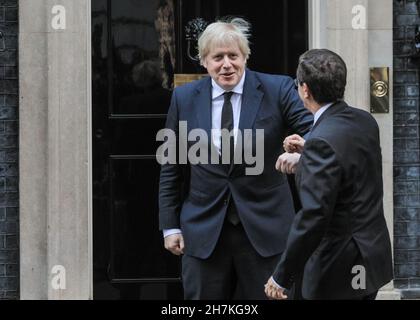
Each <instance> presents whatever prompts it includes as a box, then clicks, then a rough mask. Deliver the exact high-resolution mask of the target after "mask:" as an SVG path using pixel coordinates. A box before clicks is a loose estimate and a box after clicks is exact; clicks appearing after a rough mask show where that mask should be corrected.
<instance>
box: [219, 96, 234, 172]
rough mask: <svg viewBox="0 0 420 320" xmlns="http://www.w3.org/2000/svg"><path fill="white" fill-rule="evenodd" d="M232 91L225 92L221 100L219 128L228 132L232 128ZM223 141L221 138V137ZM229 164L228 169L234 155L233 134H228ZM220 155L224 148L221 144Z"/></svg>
mask: <svg viewBox="0 0 420 320" xmlns="http://www.w3.org/2000/svg"><path fill="white" fill-rule="evenodd" d="M232 94H233V92H225V93H224V94H223V95H224V98H225V100H224V102H223V109H222V123H221V129H227V130H228V131H229V132H231V131H232V130H233V109H232V103H231V102H230V98H231V97H232ZM222 141H223V139H222ZM229 147H230V148H229V155H230V157H229V165H228V169H230V166H231V165H232V164H233V157H234V147H235V142H234V139H233V136H230V138H229ZM221 151H222V155H223V154H224V152H225V150H223V144H222V147H221Z"/></svg>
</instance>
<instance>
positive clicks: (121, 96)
mask: <svg viewBox="0 0 420 320" xmlns="http://www.w3.org/2000/svg"><path fill="white" fill-rule="evenodd" d="M306 2H307V0H295V1H293V2H292V1H287V0H282V1H278V0H277V1H276V0H259V1H252V2H246V1H240V0H227V1H220V0H215V1H209V0H92V66H93V70H92V82H93V181H94V185H93V268H94V270H93V277H94V284H93V285H94V298H95V299H181V298H182V285H181V278H180V274H181V269H180V259H179V258H177V257H174V256H172V255H171V254H170V253H169V252H167V251H166V250H165V249H164V248H163V239H162V233H161V232H160V231H159V230H158V202H157V194H158V183H159V165H158V163H157V162H156V158H155V152H156V149H157V147H158V143H157V142H156V138H155V137H156V133H157V132H158V131H159V130H160V129H161V128H162V127H163V126H164V123H165V119H166V112H167V109H168V106H169V103H170V97H171V92H172V89H173V85H174V75H175V74H177V73H204V72H205V70H203V69H201V68H200V67H199V66H198V65H197V63H196V62H195V61H192V60H191V59H190V58H188V53H189V54H190V55H192V56H194V55H195V52H194V45H195V44H193V45H191V46H190V49H189V50H188V43H187V41H186V33H185V26H186V25H187V24H188V22H190V21H191V20H193V19H195V18H197V17H201V18H203V19H204V20H205V21H207V22H212V21H214V20H215V18H216V17H222V16H226V15H235V16H238V15H239V16H242V17H244V18H246V19H248V20H249V21H250V22H251V23H252V26H253V29H252V34H253V36H252V38H251V50H252V54H251V58H250V60H249V62H248V66H249V67H250V68H251V69H253V70H256V71H262V72H269V73H282V74H289V75H291V76H293V73H294V70H295V68H296V64H297V58H298V56H299V54H301V53H303V52H304V51H305V50H306V49H307V31H306V30H307V17H306V16H307V9H306V7H307V6H306Z"/></svg>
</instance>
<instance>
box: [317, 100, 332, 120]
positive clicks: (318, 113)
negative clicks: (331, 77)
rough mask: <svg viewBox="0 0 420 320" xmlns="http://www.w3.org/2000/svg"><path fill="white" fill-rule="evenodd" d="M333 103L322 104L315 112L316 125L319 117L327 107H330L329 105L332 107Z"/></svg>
mask: <svg viewBox="0 0 420 320" xmlns="http://www.w3.org/2000/svg"><path fill="white" fill-rule="evenodd" d="M332 105H333V103H332V102H331V103H327V104H326V105H325V106H322V107H321V108H319V109H318V111H317V112H315V114H314V125H315V123H316V122H317V121H318V119H319V118H320V117H321V115H322V114H323V113H324V112H325V111H327V109H328V108H329V107H331V106H332Z"/></svg>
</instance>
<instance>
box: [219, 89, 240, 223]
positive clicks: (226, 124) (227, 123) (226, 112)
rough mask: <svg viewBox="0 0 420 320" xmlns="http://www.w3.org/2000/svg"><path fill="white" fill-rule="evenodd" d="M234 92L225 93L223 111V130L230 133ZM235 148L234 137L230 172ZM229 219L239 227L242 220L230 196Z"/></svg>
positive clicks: (230, 149)
mask: <svg viewBox="0 0 420 320" xmlns="http://www.w3.org/2000/svg"><path fill="white" fill-rule="evenodd" d="M232 94H233V92H225V93H224V98H225V100H224V102H223V109H222V123H221V129H227V130H228V131H229V132H231V131H232V130H233V109H232V103H231V102H230V98H231V97H232ZM234 148H235V141H234V138H233V135H232V136H230V138H229V155H230V157H229V159H230V163H229V164H228V170H230V168H231V166H232V165H233V163H234V154H235V151H234ZM221 151H222V155H223V152H224V150H223V146H222V148H221ZM226 215H227V219H228V220H229V221H230V223H232V224H233V225H235V226H236V225H238V224H239V222H240V220H239V216H238V213H237V211H236V207H235V204H234V203H233V198H232V196H231V195H230V199H229V200H228V207H227V211H226Z"/></svg>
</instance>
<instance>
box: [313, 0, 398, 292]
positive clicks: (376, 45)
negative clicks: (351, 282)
mask: <svg viewBox="0 0 420 320" xmlns="http://www.w3.org/2000/svg"><path fill="white" fill-rule="evenodd" d="M311 2H312V4H311V5H310V8H309V11H310V12H309V16H310V19H309V26H310V30H309V31H310V32H309V35H310V45H311V47H313V48H329V49H331V50H333V51H335V52H337V53H338V54H340V55H341V56H342V57H343V59H344V60H345V62H346V64H347V67H348V78H347V82H348V84H347V88H346V97H345V99H346V101H347V102H348V103H349V104H350V105H352V106H354V107H357V108H361V109H364V110H366V111H369V110H370V78H369V77H370V75H369V68H370V67H389V68H390V69H389V71H390V87H391V88H390V89H391V93H390V104H391V105H390V111H389V113H386V114H374V115H373V116H374V117H375V119H376V120H377V122H378V124H379V128H380V136H381V148H382V157H383V160H382V166H383V179H384V210H385V217H386V220H387V225H388V230H389V232H390V236H391V241H392V242H393V229H394V219H393V212H394V204H393V168H392V166H393V129H392V128H393V108H392V83H393V79H392V74H393V72H392V65H393V50H392V33H393V32H392V31H393V30H392V21H393V18H392V10H393V4H392V0H346V1H342V0H313V1H311ZM364 12H365V13H366V14H365V18H364V17H363V13H364ZM363 22H365V23H363ZM378 298H380V299H398V298H399V293H398V292H397V291H395V290H394V288H393V285H392V283H390V284H388V285H387V286H385V287H384V288H383V289H382V290H381V292H380V294H379V296H378Z"/></svg>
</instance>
